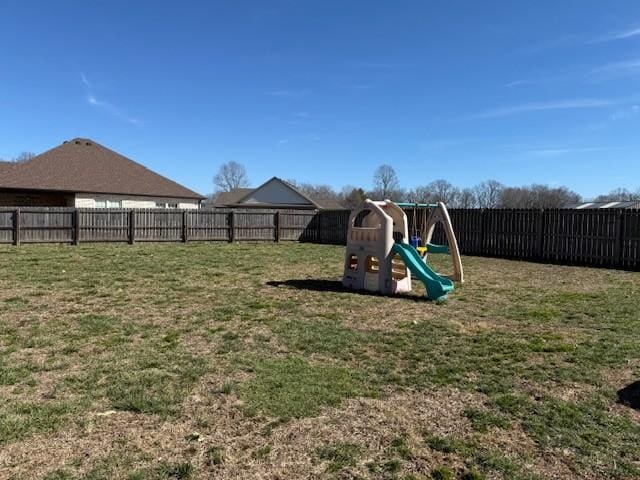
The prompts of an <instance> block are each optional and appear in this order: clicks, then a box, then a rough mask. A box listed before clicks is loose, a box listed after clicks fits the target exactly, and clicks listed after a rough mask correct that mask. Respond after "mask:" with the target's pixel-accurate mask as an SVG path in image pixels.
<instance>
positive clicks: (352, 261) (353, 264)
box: [349, 254, 358, 271]
mask: <svg viewBox="0 0 640 480" xmlns="http://www.w3.org/2000/svg"><path fill="white" fill-rule="evenodd" d="M349 269H350V270H353V271H356V270H358V256H357V255H354V254H351V255H349Z"/></svg>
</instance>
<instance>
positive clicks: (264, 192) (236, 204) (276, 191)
mask: <svg viewBox="0 0 640 480" xmlns="http://www.w3.org/2000/svg"><path fill="white" fill-rule="evenodd" d="M213 205H214V206H215V207H229V208H291V209H309V210H344V207H343V206H342V205H341V204H340V203H339V202H338V201H336V200H335V199H333V198H324V197H323V198H319V197H316V196H314V195H309V194H306V193H304V192H301V191H300V190H299V189H298V188H296V187H295V186H294V185H292V184H290V183H289V182H287V181H285V180H282V179H281V178H278V177H273V178H271V179H269V180H267V181H266V182H265V183H263V184H262V185H260V186H259V187H258V188H236V189H234V190H232V191H230V192H222V193H220V194H219V195H218V196H217V197H216V199H215V201H214V202H213Z"/></svg>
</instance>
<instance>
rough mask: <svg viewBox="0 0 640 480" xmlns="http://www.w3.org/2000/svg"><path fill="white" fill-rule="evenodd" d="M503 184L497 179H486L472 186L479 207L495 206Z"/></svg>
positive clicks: (498, 201) (497, 203)
mask: <svg viewBox="0 0 640 480" xmlns="http://www.w3.org/2000/svg"><path fill="white" fill-rule="evenodd" d="M504 188H505V187H504V185H503V184H501V183H500V182H498V181H497V180H486V181H484V182H482V183H479V184H478V185H476V186H475V187H474V191H475V194H476V195H475V196H476V203H477V206H478V207H479V208H496V207H497V206H498V205H499V204H500V194H501V193H502V190H504Z"/></svg>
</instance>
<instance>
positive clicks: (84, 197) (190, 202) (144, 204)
mask: <svg viewBox="0 0 640 480" xmlns="http://www.w3.org/2000/svg"><path fill="white" fill-rule="evenodd" d="M96 201H104V202H107V201H112V202H121V208H158V207H157V206H156V204H157V203H164V204H166V203H169V204H174V203H177V204H178V207H177V208H180V209H194V208H199V206H200V201H199V200H196V199H190V198H170V197H140V196H134V195H103V194H90V193H87V194H85V193H78V194H76V196H75V204H74V206H75V207H76V208H97V207H96Z"/></svg>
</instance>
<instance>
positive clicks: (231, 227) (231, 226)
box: [229, 210, 236, 243]
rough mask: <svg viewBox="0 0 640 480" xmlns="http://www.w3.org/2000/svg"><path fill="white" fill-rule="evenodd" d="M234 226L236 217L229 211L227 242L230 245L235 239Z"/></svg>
mask: <svg viewBox="0 0 640 480" xmlns="http://www.w3.org/2000/svg"><path fill="white" fill-rule="evenodd" d="M235 224H236V215H235V212H234V211H233V210H231V211H230V212H229V242H230V243H233V242H234V241H235V239H236V232H235V229H236V227H235Z"/></svg>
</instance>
